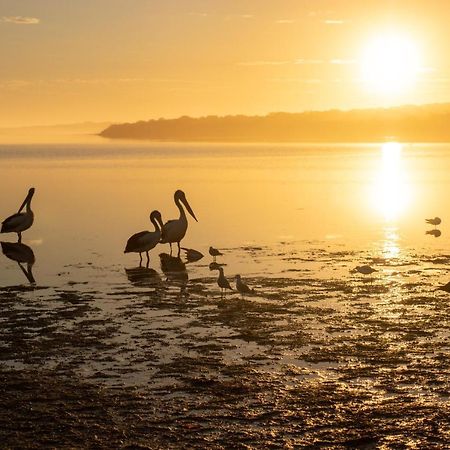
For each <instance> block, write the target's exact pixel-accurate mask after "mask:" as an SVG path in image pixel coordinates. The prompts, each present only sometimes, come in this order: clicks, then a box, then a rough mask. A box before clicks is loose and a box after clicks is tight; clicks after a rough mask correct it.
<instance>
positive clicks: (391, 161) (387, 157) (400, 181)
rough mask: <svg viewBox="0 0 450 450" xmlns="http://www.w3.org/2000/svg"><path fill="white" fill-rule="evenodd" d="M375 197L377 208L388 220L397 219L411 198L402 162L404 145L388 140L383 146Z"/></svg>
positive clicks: (374, 192)
mask: <svg viewBox="0 0 450 450" xmlns="http://www.w3.org/2000/svg"><path fill="white" fill-rule="evenodd" d="M373 194H374V195H373V199H374V204H375V206H376V208H377V209H378V210H379V211H380V212H381V213H382V214H383V216H384V219H385V220H386V221H389V222H390V221H394V220H396V219H397V218H398V217H399V216H400V215H401V213H402V212H403V211H404V210H405V208H406V207H407V206H408V204H409V202H410V199H411V192H410V187H409V185H408V183H407V181H406V177H405V173H404V168H403V164H402V146H401V144H399V143H396V142H387V143H385V144H383V146H382V147H381V167H380V169H379V171H378V176H377V180H376V183H375V185H374V191H373Z"/></svg>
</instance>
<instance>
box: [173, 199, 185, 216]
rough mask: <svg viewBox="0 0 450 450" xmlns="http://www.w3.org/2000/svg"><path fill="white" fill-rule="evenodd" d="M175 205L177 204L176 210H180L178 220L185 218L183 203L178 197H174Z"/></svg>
mask: <svg viewBox="0 0 450 450" xmlns="http://www.w3.org/2000/svg"><path fill="white" fill-rule="evenodd" d="M175 205H177V208H178V211H180V220H186V213H185V212H184V208H183V204H182V203H181V200H180V198H179V197H175Z"/></svg>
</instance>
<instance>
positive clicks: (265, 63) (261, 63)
mask: <svg viewBox="0 0 450 450" xmlns="http://www.w3.org/2000/svg"><path fill="white" fill-rule="evenodd" d="M285 64H292V61H244V62H240V63H238V65H239V66H282V65H285Z"/></svg>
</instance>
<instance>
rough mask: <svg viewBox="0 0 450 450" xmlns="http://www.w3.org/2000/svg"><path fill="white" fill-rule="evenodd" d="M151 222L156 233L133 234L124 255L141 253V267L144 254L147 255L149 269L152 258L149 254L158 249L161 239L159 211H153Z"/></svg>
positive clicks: (142, 232)
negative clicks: (157, 245)
mask: <svg viewBox="0 0 450 450" xmlns="http://www.w3.org/2000/svg"><path fill="white" fill-rule="evenodd" d="M150 222H151V223H152V224H153V226H154V227H155V231H141V232H140V233H136V234H133V236H131V237H130V239H128V241H127V245H126V247H125V250H124V253H130V252H134V253H139V258H140V260H139V265H141V264H142V253H143V252H145V253H146V254H147V267H148V264H149V262H150V256H149V254H148V252H149V251H150V250H151V249H152V248H154V247H156V244H158V242H159V240H160V239H161V228H160V227H162V218H161V213H160V212H159V211H152V212H151V214H150Z"/></svg>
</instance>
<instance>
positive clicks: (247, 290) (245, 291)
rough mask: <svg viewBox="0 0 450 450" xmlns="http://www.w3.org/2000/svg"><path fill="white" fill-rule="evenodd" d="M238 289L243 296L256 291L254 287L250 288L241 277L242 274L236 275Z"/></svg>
mask: <svg viewBox="0 0 450 450" xmlns="http://www.w3.org/2000/svg"><path fill="white" fill-rule="evenodd" d="M236 289H237V290H238V291H239V292H240V293H241V295H242V296H245V295H246V294H247V295H252V294H254V293H255V290H254V289H250V288H249V287H248V286H247V285H246V284H245V283H244V282H243V281H242V279H241V276H240V275H236Z"/></svg>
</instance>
